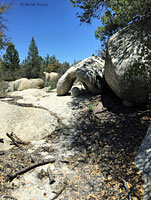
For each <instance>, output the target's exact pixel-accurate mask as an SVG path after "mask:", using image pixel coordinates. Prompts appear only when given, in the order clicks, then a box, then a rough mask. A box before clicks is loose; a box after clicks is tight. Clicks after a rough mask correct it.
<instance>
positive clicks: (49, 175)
mask: <svg viewBox="0 0 151 200" xmlns="http://www.w3.org/2000/svg"><path fill="white" fill-rule="evenodd" d="M47 172H48V177H49V184H53V183H54V182H55V179H54V176H53V174H52V171H51V169H50V167H48V168H47Z"/></svg>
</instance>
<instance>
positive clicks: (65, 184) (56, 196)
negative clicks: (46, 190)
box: [50, 181, 67, 200]
mask: <svg viewBox="0 0 151 200" xmlns="http://www.w3.org/2000/svg"><path fill="white" fill-rule="evenodd" d="M66 186H67V181H65V183H64V186H63V187H62V188H61V189H60V190H59V192H57V194H56V195H55V196H54V197H53V198H52V199H50V200H55V199H57V198H58V197H59V196H60V195H61V193H62V192H63V191H64V190H65V189H66Z"/></svg>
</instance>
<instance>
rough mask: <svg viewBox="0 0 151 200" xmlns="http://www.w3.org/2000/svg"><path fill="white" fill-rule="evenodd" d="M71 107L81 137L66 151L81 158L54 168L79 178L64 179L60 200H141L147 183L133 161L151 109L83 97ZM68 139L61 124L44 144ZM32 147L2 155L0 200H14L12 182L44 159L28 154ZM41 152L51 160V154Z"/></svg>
mask: <svg viewBox="0 0 151 200" xmlns="http://www.w3.org/2000/svg"><path fill="white" fill-rule="evenodd" d="M79 98H81V99H80V101H79ZM86 100H88V101H86ZM72 103H73V105H72V106H73V108H74V109H76V119H77V120H76V121H75V127H76V129H77V130H80V131H77V133H76V134H75V135H74V136H73V138H72V142H70V144H69V146H68V150H69V149H70V150H73V151H74V150H77V149H78V151H79V154H78V155H75V156H70V158H69V159H66V160H63V161H61V162H59V163H56V165H58V166H56V167H58V168H59V167H60V168H61V167H67V168H68V169H69V170H71V172H72V174H74V173H76V175H75V177H76V178H75V177H74V179H73V175H69V174H68V175H67V176H66V181H65V182H64V181H63V182H62V184H61V185H58V186H57V189H58V188H63V189H62V191H60V194H59V195H58V197H57V196H56V199H58V200H59V199H62V200H63V199H64V200H66V199H67V200H74V199H75V200H78V199H79V200H81V199H85V200H95V199H99V200H105V199H108V200H114V199H115V200H122V199H123V200H126V199H128V200H130V199H132V200H141V199H142V197H143V194H144V187H143V178H142V177H141V174H140V173H139V172H138V169H137V168H136V166H135V164H134V160H135V156H136V154H137V152H138V150H139V147H140V145H141V143H142V140H143V138H144V136H145V135H146V132H147V129H148V126H149V124H150V122H151V109H148V107H147V106H133V107H125V106H123V104H122V101H121V100H120V99H119V98H118V97H116V96H115V95H114V94H113V93H111V92H110V93H108V94H103V95H97V96H92V95H84V96H82V95H81V96H80V97H77V98H74V99H73V102H72ZM102 105H103V106H102ZM68 134H69V133H67V129H66V127H65V126H64V125H63V124H60V125H59V126H58V127H56V130H55V131H54V132H53V134H51V135H48V136H47V137H46V138H44V139H45V141H47V143H48V144H49V142H50V141H51V142H54V143H59V141H60V140H59V138H60V136H62V135H63V136H64V137H66V135H68ZM30 145H31V144H25V145H22V144H20V146H21V147H22V148H21V149H19V148H18V147H16V146H14V145H12V149H10V150H8V151H1V152H0V197H1V198H3V199H10V200H13V199H16V198H14V197H13V196H11V191H12V190H14V189H16V185H15V184H13V183H12V182H11V181H10V179H9V175H10V174H13V173H14V172H16V171H19V170H20V169H22V168H24V167H27V166H30V165H31V164H33V163H35V162H38V161H39V160H41V159H42V158H41V157H40V156H39V155H38V154H36V152H33V153H29V151H28V149H29V148H30ZM50 147H51V145H50ZM39 151H40V150H39ZM43 151H47V152H48V153H49V154H52V155H53V149H52V148H46V149H43ZM55 155H57V154H55ZM33 158H34V159H33ZM56 173H57V172H56ZM39 177H40V179H41V180H42V179H46V178H48V173H47V172H45V171H42V172H41V175H40V174H39ZM17 179H19V177H17ZM45 196H47V194H43V199H45ZM18 200H21V199H18ZM35 200H37V199H35Z"/></svg>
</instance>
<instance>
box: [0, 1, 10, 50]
mask: <svg viewBox="0 0 151 200" xmlns="http://www.w3.org/2000/svg"><path fill="white" fill-rule="evenodd" d="M10 8H11V4H5V3H4V2H1V3H0V50H1V49H4V48H5V47H6V46H7V45H8V42H9V39H8V37H7V36H6V30H7V27H6V25H5V23H6V22H7V20H6V19H5V18H4V17H3V14H4V13H6V12H7V11H8V9H10Z"/></svg>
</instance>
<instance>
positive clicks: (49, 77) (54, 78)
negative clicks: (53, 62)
mask: <svg viewBox="0 0 151 200" xmlns="http://www.w3.org/2000/svg"><path fill="white" fill-rule="evenodd" d="M44 75H45V80H46V81H57V80H58V79H59V74H58V73H57V72H50V73H48V72H44Z"/></svg>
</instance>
